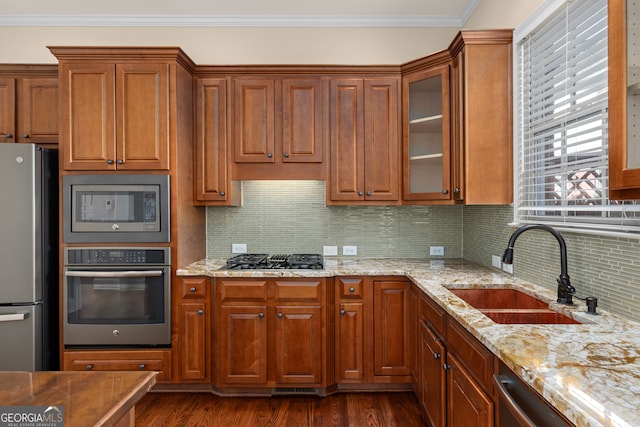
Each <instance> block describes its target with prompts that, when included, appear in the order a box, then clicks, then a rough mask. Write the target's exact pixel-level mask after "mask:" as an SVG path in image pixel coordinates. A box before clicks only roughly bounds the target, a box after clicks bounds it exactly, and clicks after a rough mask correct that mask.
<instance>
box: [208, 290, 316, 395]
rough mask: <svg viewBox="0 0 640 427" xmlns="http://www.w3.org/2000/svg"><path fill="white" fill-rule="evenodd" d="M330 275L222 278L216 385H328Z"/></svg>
mask: <svg viewBox="0 0 640 427" xmlns="http://www.w3.org/2000/svg"><path fill="white" fill-rule="evenodd" d="M325 282H326V279H312V278H304V279H303V278H299V279H294V278H279V279H275V278H274V279H241V278H228V279H227V278H225V279H218V281H217V284H216V288H217V290H216V304H217V305H218V306H219V308H220V309H219V313H218V312H216V316H219V322H216V324H217V325H219V326H218V329H217V342H216V347H217V348H216V357H215V362H214V363H216V364H217V372H218V375H217V378H218V382H219V383H218V386H219V387H220V388H221V389H222V390H223V391H224V389H232V388H244V389H247V388H253V389H256V390H260V389H265V388H274V387H276V388H277V387H281V386H285V387H286V386H292V385H293V386H303V387H314V388H321V389H324V387H326V385H327V367H326V366H327V365H326V354H327V347H328V341H327V329H326V328H327V326H326V325H327V303H326V284H325Z"/></svg>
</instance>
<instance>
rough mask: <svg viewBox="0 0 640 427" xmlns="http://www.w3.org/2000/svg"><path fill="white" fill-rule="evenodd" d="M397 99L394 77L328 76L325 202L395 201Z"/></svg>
mask: <svg viewBox="0 0 640 427" xmlns="http://www.w3.org/2000/svg"><path fill="white" fill-rule="evenodd" d="M399 98H400V81H399V78H395V77H381V78H364V79H360V78H335V79H332V80H331V95H330V117H331V119H330V120H331V124H330V128H331V166H330V176H329V183H328V197H327V204H352V203H353V202H372V203H375V204H397V203H399V199H400V176H401V173H400V171H401V165H400V131H399V125H398V123H399V117H400V106H399Z"/></svg>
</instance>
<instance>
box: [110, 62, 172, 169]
mask: <svg viewBox="0 0 640 427" xmlns="http://www.w3.org/2000/svg"><path fill="white" fill-rule="evenodd" d="M168 76H169V65H168V64H153V63H152V64H144V63H140V64H117V65H116V88H117V92H116V120H117V122H116V123H117V124H116V129H117V134H116V144H117V148H116V163H117V169H121V170H140V169H153V170H168V169H169V117H168V116H169V110H168V108H169V107H168V105H169V104H168V103H169V83H168Z"/></svg>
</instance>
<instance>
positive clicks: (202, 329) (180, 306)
mask: <svg viewBox="0 0 640 427" xmlns="http://www.w3.org/2000/svg"><path fill="white" fill-rule="evenodd" d="M179 282H180V284H179V289H180V296H181V298H180V299H179V300H178V301H177V304H176V306H177V312H178V315H177V319H176V321H177V322H178V331H179V334H178V337H177V342H175V341H174V343H175V344H176V345H177V353H178V354H177V357H178V366H179V369H178V377H179V378H178V380H179V381H180V382H182V383H185V382H206V383H210V382H211V291H210V289H211V284H210V280H209V278H208V277H183V278H180V281H179Z"/></svg>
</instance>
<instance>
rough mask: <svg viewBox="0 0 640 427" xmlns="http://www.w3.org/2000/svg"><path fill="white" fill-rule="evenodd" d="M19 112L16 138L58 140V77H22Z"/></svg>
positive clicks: (51, 141)
mask: <svg viewBox="0 0 640 427" xmlns="http://www.w3.org/2000/svg"><path fill="white" fill-rule="evenodd" d="M20 101H21V105H22V107H21V111H20V112H21V114H20V115H19V123H18V129H19V134H18V135H16V140H17V141H20V142H32V143H36V144H37V143H57V142H58V79H57V78H23V79H22V91H21V95H20Z"/></svg>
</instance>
